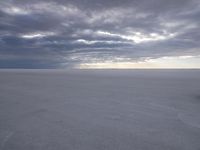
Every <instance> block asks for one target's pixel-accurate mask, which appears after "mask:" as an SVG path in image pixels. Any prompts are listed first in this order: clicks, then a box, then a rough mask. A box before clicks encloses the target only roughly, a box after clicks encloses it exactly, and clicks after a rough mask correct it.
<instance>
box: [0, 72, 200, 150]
mask: <svg viewBox="0 0 200 150" xmlns="http://www.w3.org/2000/svg"><path fill="white" fill-rule="evenodd" d="M0 149H1V150H200V70H23V69H21V70H1V71H0Z"/></svg>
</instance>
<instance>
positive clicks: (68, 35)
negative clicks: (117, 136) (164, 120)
mask: <svg viewBox="0 0 200 150" xmlns="http://www.w3.org/2000/svg"><path fill="white" fill-rule="evenodd" d="M199 27H200V1H199V0H1V1H0V67H1V68H70V67H82V68H84V67H85V68H87V67H88V68H90V67H91V68H92V67H94V68H95V67H103V68H109V67H111V68H112V67H113V66H114V68H115V67H122V68H123V67H125V68H126V67H127V68H129V67H130V68H131V67H132V68H135V67H136V68H137V67H144V66H154V65H155V66H156V67H169V68H170V67H183V68H184V67H188V68H195V67H200V57H199V55H200V29H199Z"/></svg>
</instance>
